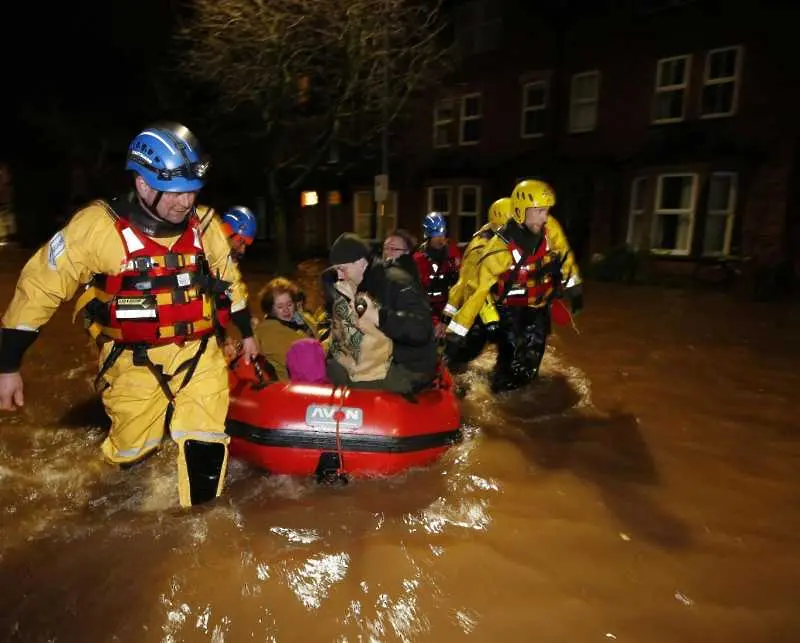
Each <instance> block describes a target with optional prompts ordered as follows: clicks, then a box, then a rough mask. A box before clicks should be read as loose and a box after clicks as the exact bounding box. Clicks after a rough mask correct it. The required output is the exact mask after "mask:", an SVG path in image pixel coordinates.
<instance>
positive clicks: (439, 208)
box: [428, 185, 453, 217]
mask: <svg viewBox="0 0 800 643" xmlns="http://www.w3.org/2000/svg"><path fill="white" fill-rule="evenodd" d="M452 204H453V189H452V188H451V187H450V186H449V185H434V186H431V187H429V188H428V212H441V213H442V214H443V215H444V216H446V217H447V216H449V215H450V212H451V211H452Z"/></svg>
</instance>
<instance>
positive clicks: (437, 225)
mask: <svg viewBox="0 0 800 643" xmlns="http://www.w3.org/2000/svg"><path fill="white" fill-rule="evenodd" d="M422 232H423V234H424V235H425V238H426V239H430V238H432V237H446V236H447V221H446V220H445V218H444V215H443V214H442V213H441V212H431V213H429V214H428V216H426V217H425V220H424V221H423V222H422Z"/></svg>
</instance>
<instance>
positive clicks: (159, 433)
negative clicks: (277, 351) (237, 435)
mask: <svg viewBox="0 0 800 643" xmlns="http://www.w3.org/2000/svg"><path fill="white" fill-rule="evenodd" d="M112 347H113V344H112V343H111V342H108V343H106V344H105V345H104V346H103V348H102V350H101V354H100V367H101V368H102V366H103V364H104V363H105V360H106V358H107V357H108V354H109V352H110V351H111V349H112ZM199 348H200V341H196V340H195V341H189V342H186V343H185V344H184V345H183V346H179V345H177V344H168V345H166V346H156V347H152V348H149V349H148V350H147V355H148V357H149V358H150V361H151V362H152V363H153V364H154V365H155V366H156V367H158V366H161V367H162V369H163V372H164V374H165V375H166V377H167V378H170V375H174V377H172V378H170V379H169V387H170V389H171V391H172V393H173V395H174V396H175V402H174V411H173V413H172V417H171V419H170V423H169V426H168V427H166V426H165V419H166V415H167V408H168V406H169V400H168V399H167V397H166V395H165V393H164V391H163V390H162V388H161V385H160V384H159V381H158V378H157V377H156V375H155V374H154V373H153V372H152V370H151V369H150V368H149V367H148V366H137V365H135V364H134V363H133V352H132V351H131V350H124V351H122V353H121V354H120V355H119V357H118V358H117V360H116V361H115V362H114V364H113V366H111V367H110V368H109V369H108V370H107V371H106V372H105V373H104V374H103V380H104V381H105V383H106V384H107V385H108V386H107V387H106V388H105V390H104V391H103V405H104V406H105V409H106V413H108V416H109V417H110V418H111V430H110V431H109V434H108V437H107V438H106V439H105V441H104V442H103V444H102V451H103V456H104V457H105V459H106V460H107V461H109V462H111V463H114V464H124V463H130V462H135V461H136V460H139V459H141V458H142V457H144V456H145V455H147V454H148V453H150V452H151V451H153V450H155V449H157V448H158V447H159V446H160V444H161V441H162V440H163V438H164V434H165V432H166V431H169V433H170V434H171V436H172V439H173V440H174V441H175V442H176V443H177V444H178V488H179V497H180V502H181V505H182V506H189V505H190V504H191V501H190V499H189V497H190V494H189V478H188V474H187V465H186V461H185V449H184V446H185V445H184V443H185V441H186V440H196V441H199V442H205V443H217V444H221V445H224V447H225V458H224V461H223V464H222V470H221V472H220V476H219V485H218V487H217V495H219V494H220V493H221V492H222V488H223V486H224V481H225V472H226V469H227V445H228V442H229V437H228V436H227V435H226V434H225V416H226V414H227V411H228V372H227V365H226V363H225V358H224V357H223V355H222V351H221V350H220V348H219V346H218V345H217V342H216V340H215V339H214V338H211V339H209V340H208V343H207V346H206V349H205V351H204V352H203V353H202V355H201V356H200V359H199V361H198V363H197V367H196V368H195V370H194V373H193V374H192V377H191V379H190V380H189V382H188V384H187V385H186V386H184V387H183V388H181V385H182V383H183V379H184V376H185V374H186V372H187V371H186V369H185V368H184V369H182V370H180V371H179V372H177V374H175V373H176V371H178V369H180V367H181V365H182V364H184V363H185V362H186V361H187V360H191V359H192V358H193V357H194V356H195V355H196V354H197V351H198V350H199Z"/></svg>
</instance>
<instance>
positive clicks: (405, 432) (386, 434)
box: [227, 360, 462, 478]
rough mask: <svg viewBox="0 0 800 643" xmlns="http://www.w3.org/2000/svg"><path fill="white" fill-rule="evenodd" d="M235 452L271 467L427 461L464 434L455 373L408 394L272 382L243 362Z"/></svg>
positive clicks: (234, 409) (235, 393) (365, 470)
mask: <svg viewBox="0 0 800 643" xmlns="http://www.w3.org/2000/svg"><path fill="white" fill-rule="evenodd" d="M230 388H231V401H230V407H229V410H228V420H227V433H228V435H230V436H231V445H230V452H231V455H232V456H233V457H236V458H240V459H242V460H245V461H247V462H250V463H251V464H254V465H255V466H257V467H260V468H262V469H266V470H267V471H270V472H272V473H280V474H289V475H314V474H316V475H317V477H318V478H325V477H330V476H343V475H344V476H370V475H391V474H395V473H398V472H400V471H403V470H405V469H408V468H410V467H420V466H425V465H427V464H430V463H431V462H433V461H435V460H436V459H437V458H439V457H440V456H441V455H442V454H443V453H444V452H445V451H446V450H447V448H448V447H449V446H451V445H452V444H454V443H456V442H459V441H460V440H461V438H462V433H461V415H460V411H459V406H458V401H457V399H456V396H455V394H454V392H453V382H452V379H451V377H450V374H449V373H448V372H447V371H446V370H443V371H442V373H441V375H440V377H439V378H438V380H437V382H436V385H435V386H434V388H432V389H430V390H426V391H424V392H422V393H419V394H417V395H415V396H412V397H409V398H406V397H403V396H400V395H396V394H393V393H387V392H385V391H368V390H362V389H350V388H347V387H334V386H330V385H316V384H293V383H287V382H275V381H272V380H269V379H268V378H266V377H265V376H264V375H263V371H262V369H260V368H258V367H256V368H255V369H254V368H253V366H250V365H246V364H244V363H243V362H242V361H241V360H239V361H238V363H236V364H235V365H234V368H232V369H231V373H230Z"/></svg>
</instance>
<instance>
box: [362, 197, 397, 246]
mask: <svg viewBox="0 0 800 643" xmlns="http://www.w3.org/2000/svg"><path fill="white" fill-rule="evenodd" d="M396 227H397V192H396V191H395V190H389V192H388V198H387V199H386V208H385V211H384V215H383V218H382V220H379V219H378V204H377V203H375V193H374V192H373V191H372V190H361V191H359V192H356V193H355V194H354V195H353V231H354V232H355V233H356V234H357V235H358V236H359V237H361V238H362V239H367V240H370V241H377V240H380V239H383V237H384V236H386V234H387V233H388V232H389V231H390V230H393V229H394V228H396Z"/></svg>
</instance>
